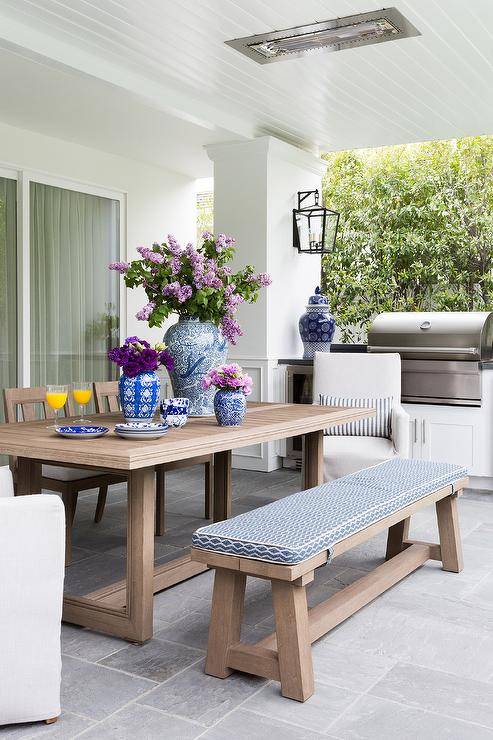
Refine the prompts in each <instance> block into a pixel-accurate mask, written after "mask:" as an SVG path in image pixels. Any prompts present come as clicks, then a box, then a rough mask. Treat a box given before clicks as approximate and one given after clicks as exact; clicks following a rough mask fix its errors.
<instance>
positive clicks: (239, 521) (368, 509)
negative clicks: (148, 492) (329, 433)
mask: <svg viewBox="0 0 493 740" xmlns="http://www.w3.org/2000/svg"><path fill="white" fill-rule="evenodd" d="M466 476H467V470H466V468H464V467H462V466H460V465H452V464H450V463H440V462H431V461H429V460H405V459H401V458H394V459H392V460H388V461H385V462H383V463H380V464H379V465H375V466H373V467H371V468H366V469H364V470H360V471H358V472H357V473H352V474H350V475H346V476H344V477H343V478H339V479H337V480H335V481H331V482H330V483H325V484H323V485H321V486H317V487H316V488H311V489H309V490H308V491H302V492H301V493H295V494H293V495H291V496H287V497H286V498H284V499H281V500H280V501H275V502H274V503H272V504H267V506H262V507H260V508H258V509H255V510H253V511H249V512H246V513H245V514H240V515H239V516H236V517H234V518H232V519H228V520H226V521H223V522H217V523H216V524H211V525H208V526H206V527H202V528H201V529H198V530H197V531H196V532H195V533H194V534H193V537H192V545H193V547H194V548H197V549H200V550H209V551H213V552H217V553H221V554H223V555H234V556H237V557H244V558H252V559H255V560H262V561H265V562H271V563H281V564H284V565H292V564H295V563H300V562H302V561H304V560H307V559H308V558H310V557H312V556H313V555H316V554H317V553H319V552H321V551H322V550H327V552H328V555H329V559H330V557H331V551H332V548H333V547H334V545H336V544H337V543H338V542H340V541H341V540H343V539H346V538H347V537H349V536H350V535H353V534H356V533H357V532H359V531H361V530H363V529H366V527H368V526H370V525H372V524H374V523H375V522H378V521H380V520H381V519H384V518H385V517H387V516H389V515H390V514H393V513H394V512H396V511H400V510H401V509H403V508H404V507H405V506H408V505H409V504H412V503H414V502H415V501H418V500H419V499H421V498H424V497H425V496H426V495H427V494H429V493H431V492H432V491H436V490H437V489H439V488H442V487H443V486H446V485H448V484H452V483H453V482H454V481H457V480H459V479H462V478H464V477H466Z"/></svg>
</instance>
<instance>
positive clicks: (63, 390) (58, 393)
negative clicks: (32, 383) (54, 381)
mask: <svg viewBox="0 0 493 740" xmlns="http://www.w3.org/2000/svg"><path fill="white" fill-rule="evenodd" d="M67 398H68V386H66V385H47V386H46V403H47V404H48V406H49V407H50V408H52V409H53V411H54V412H55V423H54V424H51V425H50V426H49V427H48V429H55V428H56V427H58V412H59V411H60V409H62V408H63V407H64V406H65V404H66V403H67Z"/></svg>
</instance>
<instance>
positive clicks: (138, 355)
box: [108, 337, 173, 378]
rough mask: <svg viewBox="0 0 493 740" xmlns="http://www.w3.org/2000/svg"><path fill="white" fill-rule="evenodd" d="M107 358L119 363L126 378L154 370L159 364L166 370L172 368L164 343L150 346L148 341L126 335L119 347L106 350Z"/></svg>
mask: <svg viewBox="0 0 493 740" xmlns="http://www.w3.org/2000/svg"><path fill="white" fill-rule="evenodd" d="M108 358H109V359H110V360H111V361H112V362H114V363H116V364H117V365H119V366H120V367H121V368H122V369H123V372H124V374H125V375H126V376H127V377H128V378H135V376H136V375H138V374H139V373H152V372H155V371H156V370H157V369H158V367H159V366H160V365H162V366H163V367H165V368H166V369H167V370H172V369H173V359H172V357H171V355H170V353H169V352H168V351H167V349H166V346H165V345H164V344H155V345H154V347H151V345H150V344H149V342H146V341H145V339H139V337H127V338H126V339H125V343H124V344H123V345H122V346H121V347H114V349H111V350H110V351H109V352H108Z"/></svg>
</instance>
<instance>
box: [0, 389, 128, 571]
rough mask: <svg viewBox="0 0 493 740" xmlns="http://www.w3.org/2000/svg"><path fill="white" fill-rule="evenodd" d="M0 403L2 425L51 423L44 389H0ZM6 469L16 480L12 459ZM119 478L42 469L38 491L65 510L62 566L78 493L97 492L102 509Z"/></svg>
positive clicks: (68, 407) (70, 411)
mask: <svg viewBox="0 0 493 740" xmlns="http://www.w3.org/2000/svg"><path fill="white" fill-rule="evenodd" d="M3 401H4V409H5V421H6V422H7V424H15V423H17V422H19V421H36V420H37V419H39V418H40V412H41V416H42V418H44V419H54V418H55V414H54V412H53V410H52V409H51V408H50V406H49V405H48V404H47V402H46V388H45V387H39V388H4V391H3ZM64 413H65V416H75V409H74V408H73V404H72V399H71V397H70V396H69V397H68V399H67V403H66V404H65V407H64ZM10 468H11V470H12V473H13V476H14V482H15V480H16V459H15V458H13V457H11V458H10ZM125 480H126V478H125V477H124V476H121V475H112V474H108V473H100V472H99V471H97V470H82V469H80V468H79V469H78V468H72V467H70V466H63V465H42V467H41V488H44V489H45V490H47V491H55V492H56V493H60V494H61V496H62V500H63V504H64V506H65V523H66V541H65V542H66V544H65V563H66V565H69V564H70V562H71V559H72V525H73V523H74V518H75V511H76V508H77V498H78V495H79V493H80V491H88V490H90V489H91V488H98V489H99V494H98V503H97V506H96V511H97V510H98V508H101V507H102V508H103V509H104V501H105V500H106V494H107V491H108V486H111V485H112V484H113V483H122V482H125Z"/></svg>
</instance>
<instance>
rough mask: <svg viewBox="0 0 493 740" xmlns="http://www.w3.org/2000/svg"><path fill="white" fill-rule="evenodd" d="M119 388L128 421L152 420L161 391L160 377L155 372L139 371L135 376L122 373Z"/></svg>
mask: <svg viewBox="0 0 493 740" xmlns="http://www.w3.org/2000/svg"><path fill="white" fill-rule="evenodd" d="M118 390H119V393H120V406H121V409H122V411H123V416H124V417H125V421H126V422H133V421H152V419H153V417H154V414H155V413H156V409H157V407H158V404H159V395H160V391H161V384H160V382H159V377H158V375H157V374H156V373H155V372H144V373H139V374H138V375H136V376H135V377H133V378H129V377H128V375H121V376H120V380H119V381H118Z"/></svg>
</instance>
